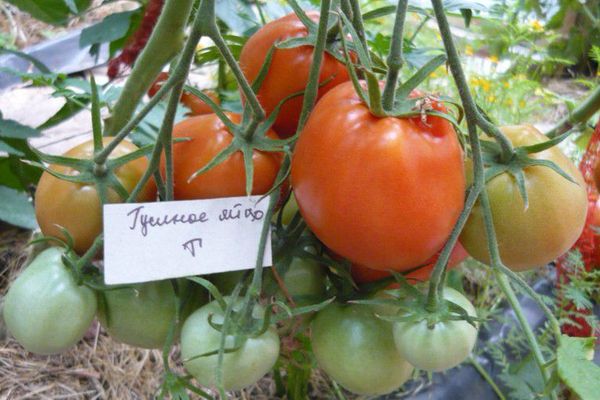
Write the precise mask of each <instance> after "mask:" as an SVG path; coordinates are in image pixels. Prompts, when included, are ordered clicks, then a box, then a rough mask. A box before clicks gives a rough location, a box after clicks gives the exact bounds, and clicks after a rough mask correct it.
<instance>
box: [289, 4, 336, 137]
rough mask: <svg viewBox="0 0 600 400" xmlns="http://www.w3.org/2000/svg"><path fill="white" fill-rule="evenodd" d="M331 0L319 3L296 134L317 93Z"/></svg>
mask: <svg viewBox="0 0 600 400" xmlns="http://www.w3.org/2000/svg"><path fill="white" fill-rule="evenodd" d="M330 7H331V0H323V1H322V2H321V13H320V18H319V27H318V30H317V39H316V42H315V47H314V49H313V56H312V58H313V59H312V63H311V65H310V71H309V72H308V84H307V85H306V89H305V91H304V99H303V100H302V111H301V113H300V118H299V120H298V127H297V128H296V132H300V131H301V130H302V128H304V124H305V123H306V120H307V119H308V115H309V113H310V110H311V109H312V107H313V105H314V103H315V100H316V98H317V93H318V91H319V75H320V73H321V64H322V63H323V53H324V51H325V44H326V41H327V24H328V23H329V9H330Z"/></svg>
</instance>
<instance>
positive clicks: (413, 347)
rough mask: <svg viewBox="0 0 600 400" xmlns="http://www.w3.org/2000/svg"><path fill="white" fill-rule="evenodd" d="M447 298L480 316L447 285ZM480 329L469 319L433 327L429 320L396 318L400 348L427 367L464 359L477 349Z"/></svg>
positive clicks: (408, 357)
mask: <svg viewBox="0 0 600 400" xmlns="http://www.w3.org/2000/svg"><path fill="white" fill-rule="evenodd" d="M444 298H445V299H446V300H449V301H451V302H452V303H455V304H457V305H459V306H461V307H462V308H463V309H465V310H466V311H467V313H468V314H469V315H470V316H472V317H476V316H477V313H476V312H475V307H473V305H472V304H471V302H470V301H469V300H468V299H467V298H466V297H465V296H463V295H462V294H461V293H460V292H458V291H456V290H454V289H451V288H448V287H447V288H444ZM476 340H477V329H476V328H475V327H474V326H473V325H471V324H470V323H468V322H467V321H464V320H461V321H444V322H438V323H436V324H435V325H434V326H433V327H432V328H430V327H428V326H427V321H426V320H422V321H418V322H395V323H394V342H395V343H396V348H397V349H398V352H399V353H400V354H401V355H402V356H403V357H404V358H405V359H406V360H407V361H408V362H409V363H411V364H412V365H414V366H415V367H417V368H419V369H422V370H425V371H432V372H438V371H444V370H446V369H449V368H452V367H455V366H457V365H458V364H460V363H462V362H463V361H464V360H465V359H466V358H467V357H469V355H470V354H471V351H472V350H473V347H474V346H475V341H476Z"/></svg>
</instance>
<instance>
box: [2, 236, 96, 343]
mask: <svg viewBox="0 0 600 400" xmlns="http://www.w3.org/2000/svg"><path fill="white" fill-rule="evenodd" d="M63 255H64V251H63V250H62V249H59V248H57V247H50V248H48V249H46V250H44V251H43V252H41V253H40V254H39V255H38V256H37V257H36V258H35V259H34V260H33V261H32V262H31V264H29V266H27V268H26V269H25V270H24V271H23V272H22V273H21V275H19V277H18V278H17V279H16V280H15V281H14V282H13V283H12V284H11V286H10V288H9V290H8V293H7V294H6V297H5V299H4V308H3V310H4V311H3V313H4V321H5V323H6V327H7V328H8V331H9V332H10V333H11V334H12V335H13V336H14V337H15V339H16V340H17V342H19V343H20V344H21V345H22V346H23V347H24V348H25V349H26V350H27V351H31V352H32V353H37V354H55V353H60V352H62V351H65V350H67V349H68V348H69V347H71V346H73V345H75V344H76V343H77V342H78V341H79V340H81V338H83V335H84V334H85V332H86V331H87V329H88V328H89V326H90V324H91V323H92V320H93V319H94V315H95V313H96V295H95V294H94V292H93V291H92V290H91V289H90V288H88V287H86V286H79V285H77V283H76V282H75V280H74V279H73V276H72V274H71V272H70V271H69V270H68V269H67V267H66V266H65V265H64V263H63V260H62V257H63Z"/></svg>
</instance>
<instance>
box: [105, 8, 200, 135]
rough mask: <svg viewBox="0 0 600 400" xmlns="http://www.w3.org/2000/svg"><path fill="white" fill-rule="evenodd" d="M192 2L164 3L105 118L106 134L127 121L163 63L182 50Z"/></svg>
mask: <svg viewBox="0 0 600 400" xmlns="http://www.w3.org/2000/svg"><path fill="white" fill-rule="evenodd" d="M193 4H194V0H168V1H167V2H166V3H165V5H164V6H163V9H162V11H161V14H160V17H159V18H158V22H157V23H156V26H155V27H154V30H153V31H152V34H151V35H150V38H149V39H148V42H147V43H146V46H145V47H144V50H143V51H142V53H141V54H140V56H139V57H138V58H137V60H136V62H135V66H134V67H133V69H132V70H131V75H130V76H129V78H128V79H127V82H126V83H125V86H124V87H123V91H122V92H121V95H120V96H119V99H118V100H117V103H116V105H115V107H114V110H113V113H112V115H111V116H110V117H109V118H108V119H107V120H106V126H105V135H106V136H114V135H115V134H116V133H117V132H118V131H120V130H121V129H122V128H123V127H124V126H125V125H126V124H127V122H128V121H129V119H130V118H131V116H132V115H133V113H134V111H135V109H136V107H137V105H138V103H139V102H140V99H141V98H142V96H144V94H145V93H146V91H147V90H148V88H149V87H150V86H151V85H152V82H153V81H154V79H155V78H156V76H157V75H158V73H159V72H160V71H161V70H162V68H163V66H164V65H165V64H166V63H168V62H169V60H170V59H171V58H173V57H174V56H175V55H176V54H177V53H178V52H179V50H180V47H181V46H180V44H181V43H182V42H183V38H184V30H185V27H186V25H187V22H188V18H189V15H190V12H191V9H192V5H193Z"/></svg>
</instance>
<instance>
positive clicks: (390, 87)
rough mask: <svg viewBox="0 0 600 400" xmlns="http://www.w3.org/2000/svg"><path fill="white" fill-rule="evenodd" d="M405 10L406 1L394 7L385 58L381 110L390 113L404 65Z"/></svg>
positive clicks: (400, 0) (401, 1)
mask: <svg viewBox="0 0 600 400" xmlns="http://www.w3.org/2000/svg"><path fill="white" fill-rule="evenodd" d="M407 9H408V0H399V1H398V6H397V7H396V20H395V21H394V30H393V33H392V42H391V43H390V54H389V55H388V58H387V65H388V71H387V75H386V78H385V88H384V89H383V100H382V101H383V109H384V110H386V111H390V110H391V109H392V108H393V107H394V94H395V93H396V83H397V82H398V75H399V73H400V69H401V68H402V65H403V64H404V60H403V58H402V48H403V47H404V22H405V21H406V10H407Z"/></svg>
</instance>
